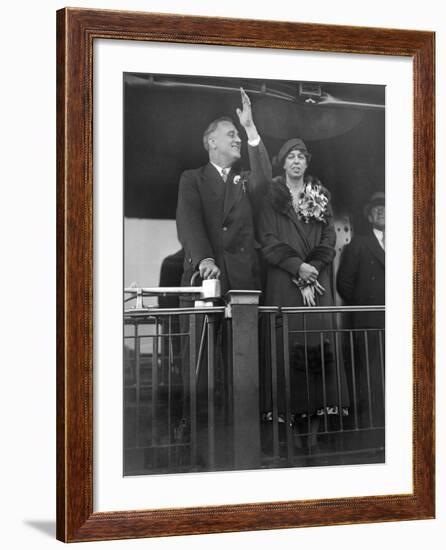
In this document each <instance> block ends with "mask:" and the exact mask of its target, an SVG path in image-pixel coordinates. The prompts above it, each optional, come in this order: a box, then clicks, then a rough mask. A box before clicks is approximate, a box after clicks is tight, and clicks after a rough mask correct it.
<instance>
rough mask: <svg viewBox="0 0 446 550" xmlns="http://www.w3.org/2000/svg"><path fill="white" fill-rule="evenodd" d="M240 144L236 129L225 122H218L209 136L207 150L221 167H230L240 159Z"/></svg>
mask: <svg viewBox="0 0 446 550" xmlns="http://www.w3.org/2000/svg"><path fill="white" fill-rule="evenodd" d="M241 144H242V141H241V139H240V137H239V135H238V132H237V128H236V127H235V126H234V125H233V124H232V123H231V122H229V121H226V120H223V121H221V122H219V123H218V126H217V128H216V129H215V130H214V131H213V132H212V134H211V135H210V136H209V149H210V150H211V151H212V153H213V156H214V158H215V160H216V161H217V164H220V165H221V166H230V165H232V164H234V162H235V161H236V160H238V159H239V158H240V148H241ZM218 161H219V162H218Z"/></svg>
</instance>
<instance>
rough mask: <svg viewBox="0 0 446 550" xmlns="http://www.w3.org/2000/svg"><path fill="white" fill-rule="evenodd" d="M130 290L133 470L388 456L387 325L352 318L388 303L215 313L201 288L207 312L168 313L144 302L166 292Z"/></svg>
mask: <svg viewBox="0 0 446 550" xmlns="http://www.w3.org/2000/svg"><path fill="white" fill-rule="evenodd" d="M126 290H129V294H131V296H132V298H133V300H135V298H136V302H134V303H135V305H136V307H133V308H127V309H126V310H125V315H124V324H125V337H124V453H125V461H124V462H125V464H124V468H125V474H126V475H135V474H141V473H164V472H184V471H187V472H189V471H205V470H222V469H242V468H253V467H254V468H256V467H278V466H280V467H284V466H285V467H286V466H296V465H312V464H318V463H322V464H325V463H326V464H336V463H352V462H355V461H361V460H363V458H364V460H369V461H382V460H383V457H384V379H385V375H384V370H385V369H384V357H385V350H384V328H371V327H361V328H355V327H354V326H352V325H350V324H348V323H347V315H349V314H355V315H356V314H363V315H364V314H367V313H370V312H373V313H374V314H377V313H378V314H382V315H384V313H383V312H384V307H383V306H374V307H371V306H368V307H334V306H333V307H325V308H320V307H319V308H318V307H316V308H278V307H258V304H257V298H256V296H257V294H258V293H247V294H246V295H245V293H243V292H238V293H237V292H235V293H232V294H231V296H230V298H229V300H228V301H227V304H226V305H225V306H216V305H214V302H213V300H214V298H215V297H214V296H210V294H212V293H214V294H215V289H214V291H212V292H211V291H209V292H208V291H206V292H204V291H203V289H202V287H192V289H189V294H190V295H193V296H195V297H197V298H199V301H198V302H196V304H197V306H198V307H194V308H172V309H162V308H156V307H145V306H144V303H143V297H144V296H146V295H154V294H153V293H154V292H157V293H160V292H162V293H163V294H164V293H165V291H166V289H126ZM179 290H180V291H181V293H185V292H184V291H185V289H183V288H181V289H176V292H178V291H179ZM205 294H206V295H205ZM203 299H205V300H209V301H208V302H205V304H204V305H203ZM378 394H379V395H378ZM355 457H356V458H355Z"/></svg>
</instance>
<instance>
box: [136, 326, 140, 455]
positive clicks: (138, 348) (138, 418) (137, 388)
mask: <svg viewBox="0 0 446 550" xmlns="http://www.w3.org/2000/svg"><path fill="white" fill-rule="evenodd" d="M140 345H141V340H140V336H139V333H138V322H136V323H135V386H136V398H135V407H136V418H135V430H136V438H135V439H136V447H137V448H138V447H139V443H140V411H139V409H140V402H141V395H140V392H141V372H140V369H141V353H140V352H141V350H140Z"/></svg>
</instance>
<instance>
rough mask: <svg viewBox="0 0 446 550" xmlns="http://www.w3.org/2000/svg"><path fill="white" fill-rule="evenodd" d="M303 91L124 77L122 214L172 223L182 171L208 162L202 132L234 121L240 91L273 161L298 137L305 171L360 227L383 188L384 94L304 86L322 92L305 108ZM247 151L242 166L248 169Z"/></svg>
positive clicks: (250, 83) (270, 83)
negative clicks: (224, 119) (307, 155)
mask: <svg viewBox="0 0 446 550" xmlns="http://www.w3.org/2000/svg"><path fill="white" fill-rule="evenodd" d="M299 84H300V83H299V82H290V81H277V80H262V81H260V80H251V79H249V80H248V79H239V78H217V77H193V76H176V75H151V74H141V73H138V74H136V73H126V74H125V75H124V103H125V105H124V132H125V136H124V148H125V151H124V196H125V216H126V217H130V218H151V219H174V217H175V209H176V201H177V190H178V182H179V178H180V175H181V172H182V171H183V170H185V169H188V168H196V167H198V166H200V165H202V164H204V163H206V162H207V153H206V151H205V150H204V149H203V146H202V134H203V131H204V129H205V128H206V126H207V125H208V124H209V122H210V121H211V120H213V119H215V118H217V117H220V116H224V115H228V116H231V117H232V118H233V120H234V122H236V123H237V115H236V112H235V110H236V108H237V107H239V106H240V92H239V88H240V86H243V87H244V88H245V90H247V92H248V94H249V95H250V98H251V102H252V107H253V113H254V117H255V121H256V124H257V127H258V129H259V132H260V134H261V136H262V138H263V140H264V142H265V145H266V147H267V149H268V151H269V153H270V155H271V157H272V156H273V155H275V154H276V153H277V151H278V149H279V148H280V146H281V144H282V143H283V142H284V141H285V140H286V139H288V138H290V137H297V136H298V137H302V138H303V139H304V140H305V141H306V143H307V146H308V148H309V149H310V151H311V153H312V162H311V165H310V168H309V170H308V172H309V173H312V174H314V175H316V176H318V177H319V178H320V179H321V181H322V182H323V183H324V185H325V186H326V187H327V188H328V189H329V190H330V191H331V193H332V201H333V207H334V209H335V211H336V212H337V213H338V214H339V215H343V214H348V215H350V217H351V218H352V221H353V223H354V225H355V227H356V228H357V230H361V229H363V228H364V220H363V216H362V206H363V204H364V203H365V202H366V201H367V199H368V197H369V196H370V195H371V193H372V192H373V191H375V190H378V189H379V190H383V189H384V179H385V159H384V155H385V110H384V104H385V87H384V86H375V85H374V86H371V85H358V84H345V83H337V84H333V83H303V85H304V86H305V87H306V90H307V91H308V90H311V89H312V88H314V85H320V88H321V90H322V97H316V103H306V102H305V99H308V97H309V95H305V94H303V95H302V94H300V93H299ZM304 92H305V90H304ZM341 102H342V103H341ZM237 125H238V124H237ZM239 130H240V135H241V136H242V138H243V137H244V131H243V129H241V128H240V129H239ZM245 148H246V144H244V148H243V150H242V161H241V163H242V167H243V168H248V166H246V165H244V162H246V160H245V159H246V157H247V155H246V154H245V153H246V151H245Z"/></svg>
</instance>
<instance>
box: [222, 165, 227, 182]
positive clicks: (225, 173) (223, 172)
mask: <svg viewBox="0 0 446 550" xmlns="http://www.w3.org/2000/svg"><path fill="white" fill-rule="evenodd" d="M228 174H229V168H222V169H221V177H222V178H223V181H224V182H225V183H226V180H227V179H228Z"/></svg>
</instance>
